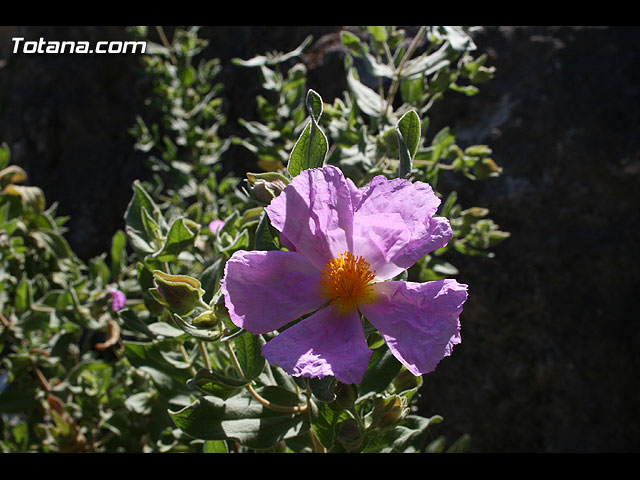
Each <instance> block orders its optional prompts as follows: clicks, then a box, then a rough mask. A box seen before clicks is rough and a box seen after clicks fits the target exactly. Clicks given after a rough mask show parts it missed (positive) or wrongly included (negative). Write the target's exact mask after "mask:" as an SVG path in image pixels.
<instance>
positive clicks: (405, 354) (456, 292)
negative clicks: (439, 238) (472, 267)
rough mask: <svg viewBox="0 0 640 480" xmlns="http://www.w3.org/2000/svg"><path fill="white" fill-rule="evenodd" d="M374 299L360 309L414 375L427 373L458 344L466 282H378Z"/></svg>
mask: <svg viewBox="0 0 640 480" xmlns="http://www.w3.org/2000/svg"><path fill="white" fill-rule="evenodd" d="M374 289H375V293H376V297H377V298H376V300H375V301H374V302H372V303H370V304H367V305H361V306H360V311H361V312H362V313H363V314H364V316H365V317H366V318H367V319H368V320H369V321H370V322H371V323H372V324H373V325H374V326H375V327H376V328H377V329H378V331H379V332H380V333H381V334H382V337H383V338H384V340H385V342H386V343H387V345H388V346H389V349H390V350H391V353H393V355H394V356H395V357H396V358H397V359H398V360H399V361H400V362H401V363H402V364H403V365H404V366H406V367H407V369H408V370H409V371H410V372H411V373H413V374H414V375H421V374H423V373H428V372H431V371H433V370H434V369H435V368H436V365H437V364H438V362H440V360H442V359H443V358H444V357H446V356H449V355H451V351H452V349H453V347H454V346H455V345H456V344H458V343H460V342H461V341H462V340H461V337H460V320H459V317H460V314H461V312H462V305H463V304H464V302H465V300H466V299H467V285H464V284H461V283H458V282H457V281H455V280H449V279H447V280H438V281H435V282H426V283H415V282H382V283H377V284H375V285H374Z"/></svg>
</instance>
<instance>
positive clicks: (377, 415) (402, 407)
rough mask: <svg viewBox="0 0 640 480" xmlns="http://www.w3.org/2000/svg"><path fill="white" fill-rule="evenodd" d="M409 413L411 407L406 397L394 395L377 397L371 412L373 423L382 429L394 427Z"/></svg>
mask: <svg viewBox="0 0 640 480" xmlns="http://www.w3.org/2000/svg"><path fill="white" fill-rule="evenodd" d="M407 413H409V408H408V407H407V399H406V398H405V397H400V396H398V395H392V396H390V397H387V398H381V397H380V398H376V399H375V401H374V405H373V411H372V412H371V416H372V425H373V426H375V427H378V428H382V429H384V428H388V427H393V426H395V425H396V424H397V423H398V422H399V421H400V420H402V419H403V418H404V417H405V416H406V415H407Z"/></svg>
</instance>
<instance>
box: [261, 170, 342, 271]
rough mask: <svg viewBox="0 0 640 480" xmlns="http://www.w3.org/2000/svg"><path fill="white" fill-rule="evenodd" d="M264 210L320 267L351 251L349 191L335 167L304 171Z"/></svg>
mask: <svg viewBox="0 0 640 480" xmlns="http://www.w3.org/2000/svg"><path fill="white" fill-rule="evenodd" d="M265 210H266V212H267V214H268V215H269V219H270V220H271V224H272V225H273V226H274V227H275V228H276V229H278V230H279V231H280V232H281V233H282V234H283V235H284V236H285V237H286V239H287V241H288V242H289V243H291V244H292V245H293V246H294V247H295V250H296V251H297V252H300V253H301V254H302V255H304V256H305V257H306V258H307V259H308V260H309V261H310V262H311V263H312V264H313V265H314V266H315V267H316V268H317V269H319V270H321V269H322V268H323V267H324V266H325V265H326V264H327V262H329V260H332V259H334V258H336V257H337V256H338V255H339V254H341V253H344V252H345V251H347V250H349V251H351V246H352V245H351V235H352V226H353V208H352V205H351V190H350V188H349V185H348V184H347V182H346V180H345V178H344V176H343V175H342V172H341V171H340V170H339V169H338V168H336V167H333V166H326V167H324V168H313V169H307V170H303V171H302V172H300V174H299V175H297V176H296V177H294V178H293V180H292V181H291V183H290V184H289V185H288V186H287V187H286V188H285V189H284V190H283V191H282V193H281V194H280V195H279V196H278V197H276V198H275V199H273V201H272V202H271V204H270V205H268V206H267V207H266V208H265Z"/></svg>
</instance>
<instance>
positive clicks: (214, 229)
mask: <svg viewBox="0 0 640 480" xmlns="http://www.w3.org/2000/svg"><path fill="white" fill-rule="evenodd" d="M223 225H224V222H223V221H222V220H212V221H211V222H209V231H210V232H211V233H213V234H216V233H218V230H220V229H221V228H222V226H223Z"/></svg>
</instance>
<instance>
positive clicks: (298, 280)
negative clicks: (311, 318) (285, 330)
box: [221, 250, 326, 334]
mask: <svg viewBox="0 0 640 480" xmlns="http://www.w3.org/2000/svg"><path fill="white" fill-rule="evenodd" d="M221 289H222V293H223V294H224V299H225V305H226V306H227V309H228V310H229V316H230V317H231V320H232V321H233V323H234V324H235V325H237V326H239V327H242V328H245V329H246V330H249V331H250V332H252V333H255V334H258V333H266V332H271V331H273V330H276V329H278V328H280V327H282V326H284V325H286V324H287V323H289V322H292V321H293V320H295V319H297V318H299V317H301V316H302V315H305V314H307V313H310V312H312V311H314V310H316V309H317V308H320V307H321V306H322V305H323V304H324V303H325V302H326V298H324V297H322V296H321V291H320V272H318V270H316V269H315V268H314V267H313V266H312V265H311V264H310V263H309V262H308V261H307V260H306V259H305V258H304V257H303V256H302V255H300V254H299V253H296V252H284V251H279V250H271V251H252V252H247V251H244V250H239V251H237V252H235V253H234V254H233V256H232V257H231V258H230V259H229V260H228V261H227V264H226V266H225V269H224V277H223V279H222V281H221Z"/></svg>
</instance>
